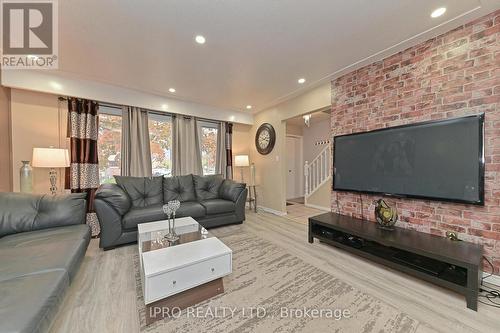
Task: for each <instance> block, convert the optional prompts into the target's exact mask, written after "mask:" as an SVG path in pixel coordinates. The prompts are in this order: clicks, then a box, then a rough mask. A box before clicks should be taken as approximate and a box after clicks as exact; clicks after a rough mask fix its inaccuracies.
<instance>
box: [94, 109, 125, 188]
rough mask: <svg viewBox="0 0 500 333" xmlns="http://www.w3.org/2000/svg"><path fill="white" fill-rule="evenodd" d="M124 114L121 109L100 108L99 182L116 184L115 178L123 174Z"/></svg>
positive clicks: (98, 143) (98, 142)
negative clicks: (121, 155)
mask: <svg viewBox="0 0 500 333" xmlns="http://www.w3.org/2000/svg"><path fill="white" fill-rule="evenodd" d="M121 145H122V113H121V110H120V109H115V108H110V107H104V106H101V107H100V108H99V137H98V141H97V149H98V157H99V181H100V182H101V184H104V183H114V182H115V179H114V178H113V176H115V175H118V176H119V175H120V174H121V159H120V153H121Z"/></svg>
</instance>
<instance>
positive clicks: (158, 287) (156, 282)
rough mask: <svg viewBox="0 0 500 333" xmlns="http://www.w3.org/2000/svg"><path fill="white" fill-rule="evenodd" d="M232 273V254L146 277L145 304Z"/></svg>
mask: <svg viewBox="0 0 500 333" xmlns="http://www.w3.org/2000/svg"><path fill="white" fill-rule="evenodd" d="M231 271H232V254H231V253H227V254H224V255H221V256H217V257H213V258H209V259H206V260H203V261H200V262H197V263H194V264H189V265H187V266H183V267H180V268H178V269H173V270H170V271H167V272H163V273H158V274H156V275H153V276H146V277H145V286H144V288H145V303H146V304H149V303H151V302H154V301H157V300H159V299H162V298H166V297H169V296H172V295H174V294H177V293H180V292H182V291H184V290H187V289H190V288H193V287H196V286H199V285H201V284H203V283H207V282H210V281H212V280H215V279H218V278H220V277H223V276H226V275H228V274H230V273H231Z"/></svg>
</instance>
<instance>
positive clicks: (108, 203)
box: [94, 184, 132, 248]
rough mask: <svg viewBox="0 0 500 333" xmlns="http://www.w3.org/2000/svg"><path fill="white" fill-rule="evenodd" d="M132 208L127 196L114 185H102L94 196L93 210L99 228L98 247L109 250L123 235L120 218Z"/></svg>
mask: <svg viewBox="0 0 500 333" xmlns="http://www.w3.org/2000/svg"><path fill="white" fill-rule="evenodd" d="M131 206H132V203H131V200H130V198H129V196H128V194H127V193H126V192H125V191H124V190H123V189H122V188H121V187H120V186H118V185H116V184H103V185H101V186H100V187H99V189H98V190H97V192H96V195H95V201H94V208H95V211H96V213H97V218H98V220H99V225H100V226H101V237H100V240H99V242H100V243H99V246H100V247H101V248H109V247H112V246H114V245H115V244H116V241H117V240H118V239H119V238H120V237H121V235H122V233H123V228H122V217H123V215H125V214H126V213H127V212H128V211H129V210H130V207H131Z"/></svg>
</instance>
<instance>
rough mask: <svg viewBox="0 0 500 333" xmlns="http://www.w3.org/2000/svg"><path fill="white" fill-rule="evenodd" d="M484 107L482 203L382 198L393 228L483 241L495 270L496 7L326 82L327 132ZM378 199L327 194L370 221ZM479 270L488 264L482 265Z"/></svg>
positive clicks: (499, 37)
mask: <svg viewBox="0 0 500 333" xmlns="http://www.w3.org/2000/svg"><path fill="white" fill-rule="evenodd" d="M482 112H484V113H485V114H486V117H485V154H486V175H485V177H486V180H485V182H486V184H485V202H486V203H485V206H484V207H481V206H473V205H463V204H450V203H444V202H438V201H423V200H407V199H393V198H387V201H388V202H389V203H391V204H392V205H395V206H396V207H397V210H398V212H399V214H400V222H398V224H399V226H401V227H405V228H409V229H414V230H418V231H421V232H426V233H431V234H435V235H440V236H444V235H445V232H446V231H447V230H453V231H457V232H459V236H460V238H461V239H464V240H468V241H471V242H476V243H481V244H483V245H484V249H485V255H486V256H487V257H488V259H489V260H490V261H491V262H492V263H493V265H494V268H495V274H499V273H500V10H498V11H496V12H493V13H491V14H489V15H487V16H484V17H482V18H480V19H477V20H475V21H473V22H470V23H468V24H466V25H463V26H461V27H458V28H456V29H454V30H452V31H449V32H447V33H445V34H443V35H440V36H438V37H436V38H432V39H430V40H428V41H426V42H423V43H421V44H419V45H416V46H414V47H411V48H409V49H407V50H404V51H402V52H399V53H397V54H394V55H392V56H390V57H388V58H386V59H384V60H382V61H378V62H375V63H373V64H371V65H368V66H365V67H363V68H360V69H358V70H356V71H353V72H351V73H349V74H346V75H344V76H342V77H340V78H338V79H336V80H334V81H333V82H332V119H331V125H332V135H339V134H347V133H356V132H362V131H369V130H374V129H378V128H383V127H391V126H396V125H402V124H409V123H416V122H421V121H426V120H438V119H445V118H453V117H459V116H464V115H470V114H478V113H482ZM378 197H380V196H372V195H362V196H361V197H360V195H359V194H355V193H347V192H332V211H337V201H336V200H337V198H338V204H339V207H340V211H341V213H342V214H347V215H352V216H356V217H361V209H362V208H361V206H362V205H361V203H362V202H363V216H364V217H365V218H367V217H368V218H369V219H370V220H372V221H373V220H374V216H373V206H372V205H371V203H372V201H373V200H374V199H376V198H378ZM484 270H485V271H486V272H489V271H490V270H491V268H490V267H489V265H487V264H486V263H484Z"/></svg>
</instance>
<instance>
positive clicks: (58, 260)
mask: <svg viewBox="0 0 500 333" xmlns="http://www.w3.org/2000/svg"><path fill="white" fill-rule="evenodd" d="M0 242H1V239H0ZM87 245H88V242H87V241H86V240H84V239H80V240H65V241H57V242H55V243H48V244H39V245H32V246H22V247H15V248H2V250H1V251H0V262H1V263H2V264H1V265H0V281H5V280H9V279H13V278H16V277H19V276H22V275H27V274H34V273H39V272H44V271H50V270H63V271H66V272H67V273H68V276H69V278H70V280H72V279H73V276H74V275H75V274H76V271H77V270H78V267H79V264H80V262H81V260H82V259H83V257H84V256H85V251H86V250H87Z"/></svg>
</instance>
